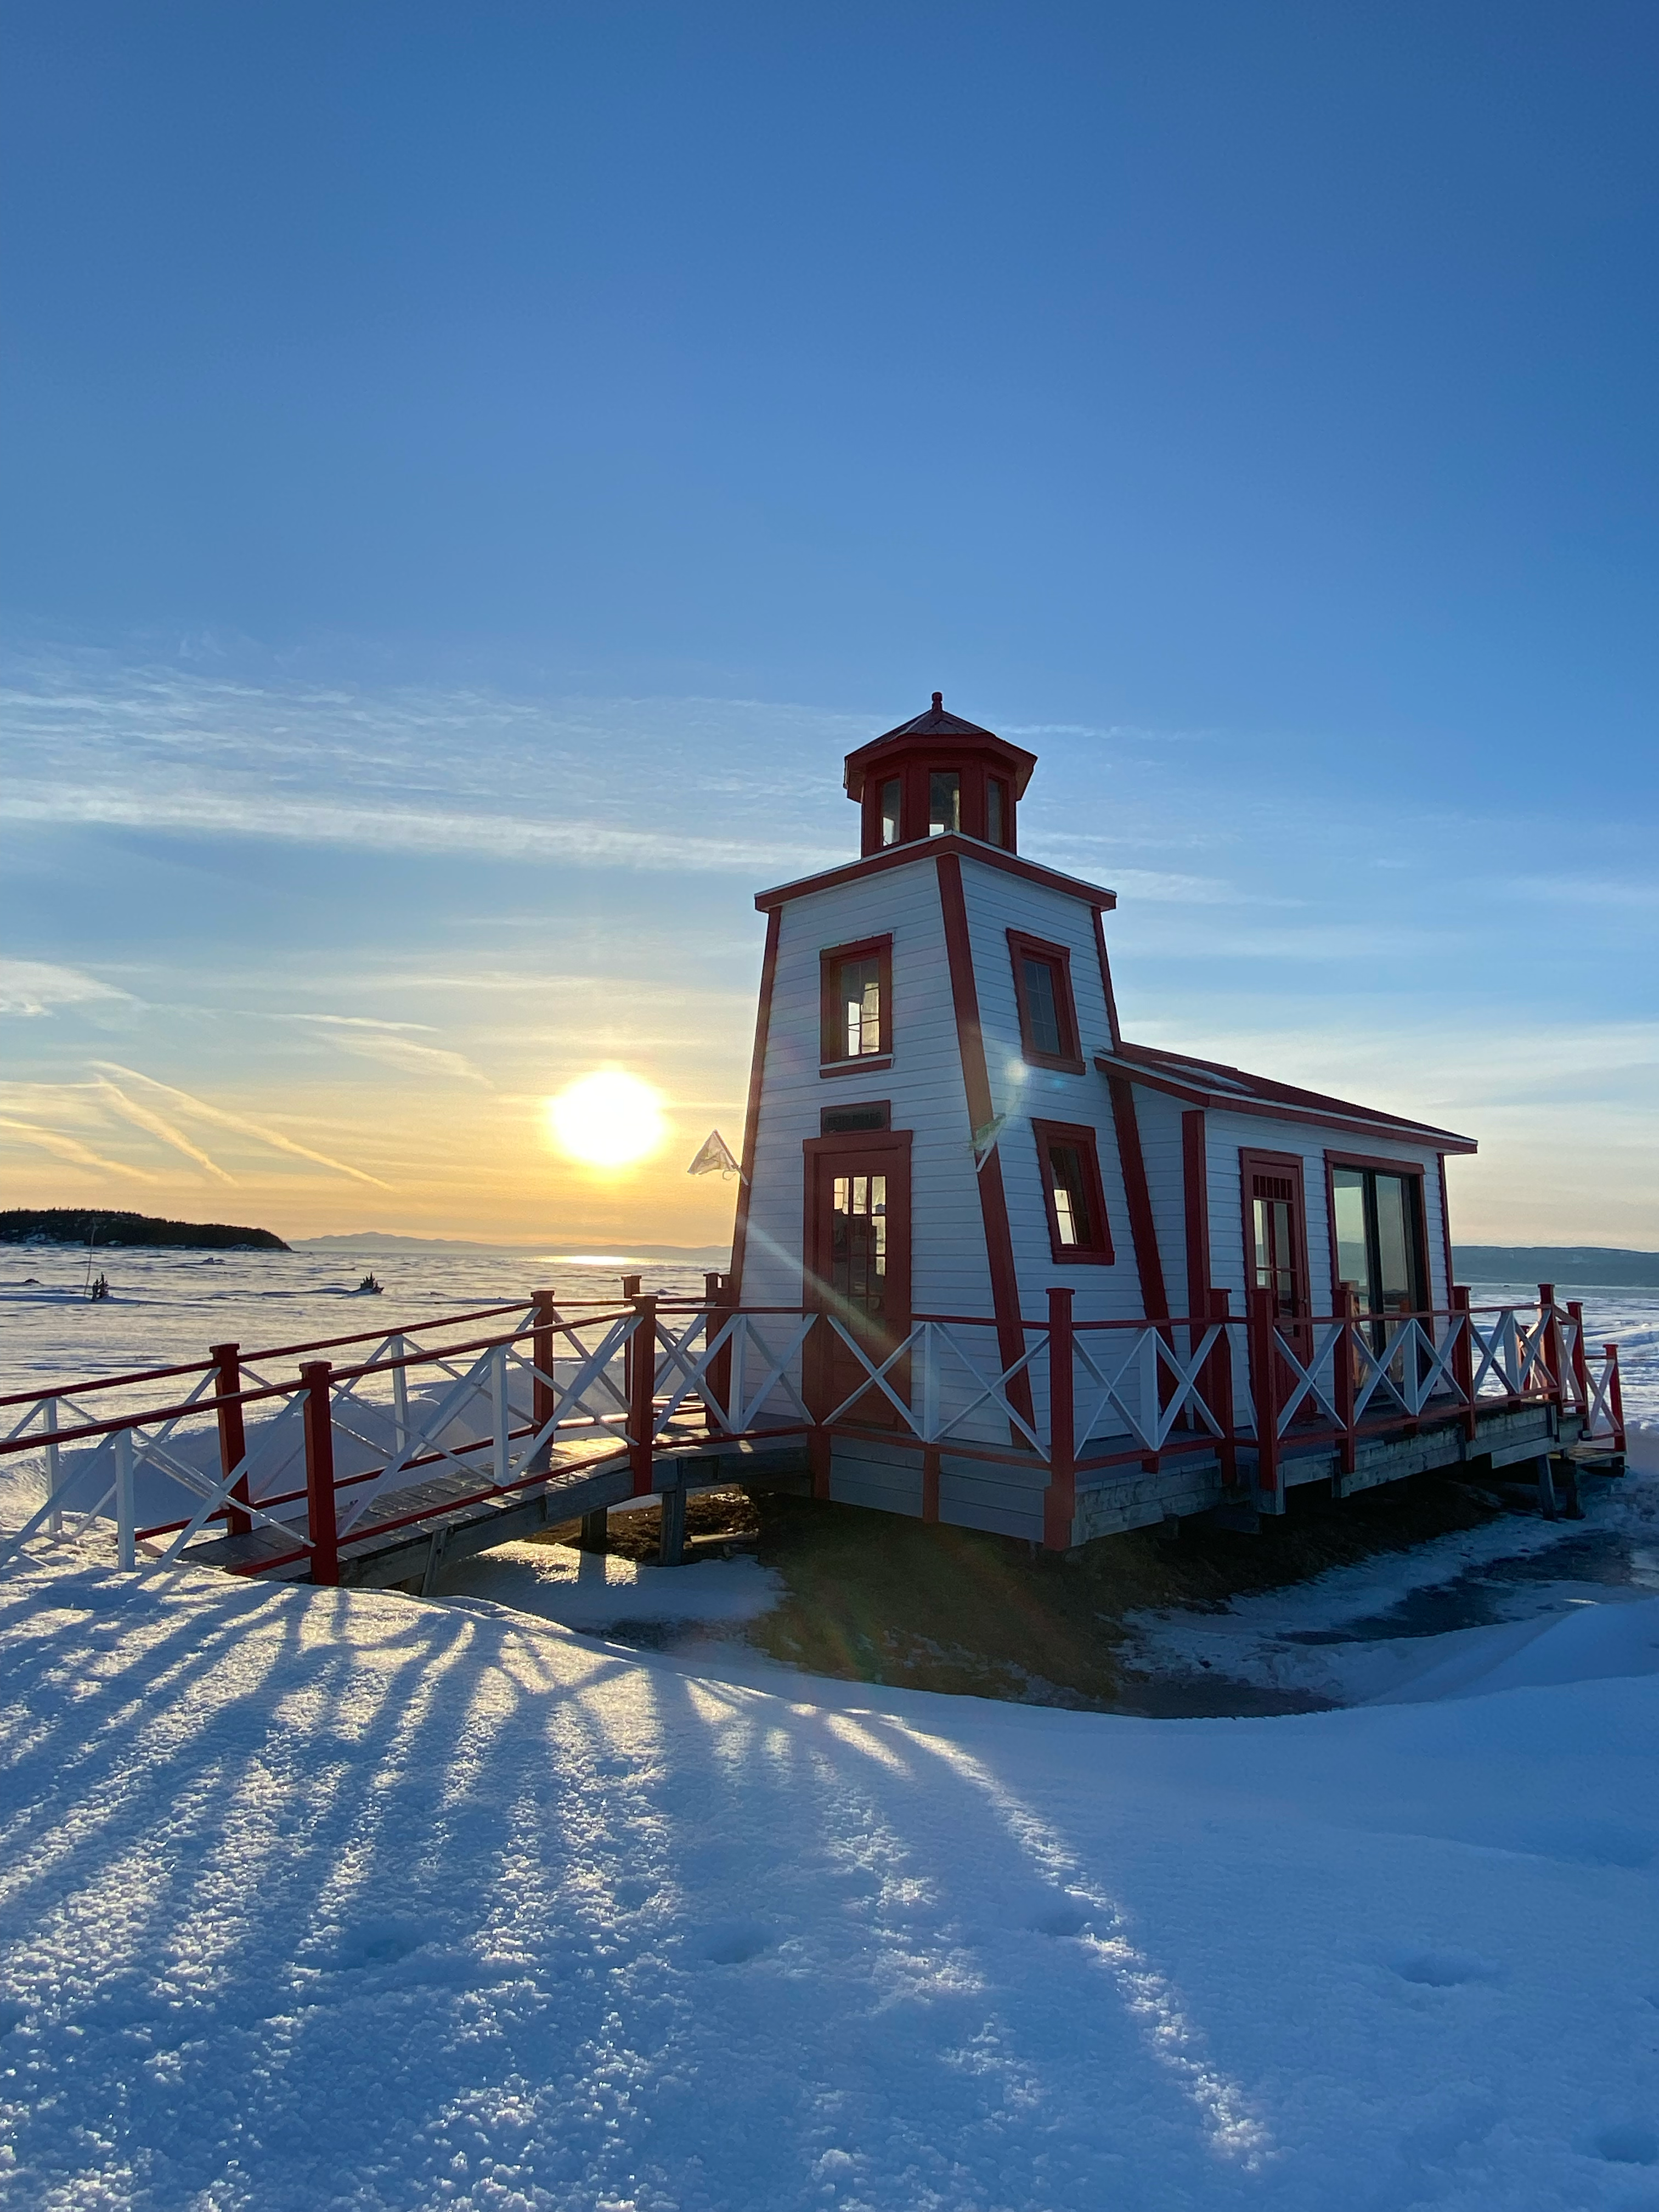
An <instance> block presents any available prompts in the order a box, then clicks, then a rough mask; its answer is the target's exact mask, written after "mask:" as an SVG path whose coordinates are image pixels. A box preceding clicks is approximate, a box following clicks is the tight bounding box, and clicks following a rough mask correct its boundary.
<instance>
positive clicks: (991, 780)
mask: <svg viewBox="0 0 1659 2212" xmlns="http://www.w3.org/2000/svg"><path fill="white" fill-rule="evenodd" d="M985 842H986V843H987V845H1004V846H1006V844H1007V842H1008V787H1007V785H1006V783H1005V782H1004V781H1003V780H1002V778H1001V777H1000V775H994V776H989V777H987V779H986V784H985Z"/></svg>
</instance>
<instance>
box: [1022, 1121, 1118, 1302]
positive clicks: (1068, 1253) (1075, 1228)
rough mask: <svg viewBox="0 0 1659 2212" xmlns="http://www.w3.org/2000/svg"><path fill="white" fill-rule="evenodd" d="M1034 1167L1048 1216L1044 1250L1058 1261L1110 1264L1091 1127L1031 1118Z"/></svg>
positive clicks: (1109, 1236) (1108, 1234) (1103, 1196)
mask: <svg viewBox="0 0 1659 2212" xmlns="http://www.w3.org/2000/svg"><path fill="white" fill-rule="evenodd" d="M1031 1128H1032V1131H1033V1133H1035V1135H1036V1149H1037V1166H1038V1168H1039V1169H1040V1170H1041V1171H1042V1197H1043V1203H1044V1205H1045V1206H1046V1207H1047V1210H1048V1249H1049V1252H1050V1254H1051V1255H1052V1256H1053V1257H1054V1259H1056V1260H1066V1261H1072V1262H1073V1264H1076V1263H1079V1262H1080V1263H1082V1264H1083V1265H1085V1266H1089V1267H1110V1266H1112V1264H1113V1255H1112V1232H1111V1231H1110V1229H1109V1227H1108V1226H1107V1222H1106V1194H1105V1192H1104V1190H1103V1188H1102V1187H1101V1181H1100V1154H1099V1151H1098V1148H1097V1145H1096V1141H1095V1133H1094V1131H1093V1130H1092V1129H1091V1128H1089V1127H1086V1126H1085V1125H1083V1124H1081V1123H1073V1122H1070V1121H1033V1122H1032V1124H1031Z"/></svg>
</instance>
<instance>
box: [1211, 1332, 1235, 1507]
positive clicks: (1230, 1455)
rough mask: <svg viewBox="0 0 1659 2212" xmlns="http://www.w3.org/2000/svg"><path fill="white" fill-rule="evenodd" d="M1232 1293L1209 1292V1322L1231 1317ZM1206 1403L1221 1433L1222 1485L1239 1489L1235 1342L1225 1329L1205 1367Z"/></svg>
mask: <svg viewBox="0 0 1659 2212" xmlns="http://www.w3.org/2000/svg"><path fill="white" fill-rule="evenodd" d="M1231 1305H1232V1293H1231V1291H1215V1290H1212V1291H1211V1292H1210V1293H1209V1310H1210V1319H1211V1320H1212V1322H1224V1323H1225V1322H1226V1321H1228V1320H1229V1318H1230V1317H1231V1312H1230V1310H1231ZM1204 1373H1205V1402H1206V1405H1207V1406H1208V1407H1209V1409H1210V1411H1211V1413H1212V1414H1213V1415H1214V1416H1215V1420H1216V1425H1217V1426H1218V1428H1219V1429H1220V1431H1221V1442H1220V1444H1219V1446H1218V1450H1217V1456H1218V1459H1219V1460H1220V1462H1221V1484H1222V1487H1223V1489H1224V1490H1236V1489H1237V1486H1238V1416H1237V1413H1236V1412H1235V1411H1234V1407H1233V1340H1232V1336H1231V1332H1230V1331H1229V1330H1228V1329H1227V1328H1225V1327H1224V1328H1223V1329H1222V1332H1221V1334H1220V1335H1219V1336H1218V1338H1217V1339H1216V1342H1215V1349H1214V1351H1213V1352H1211V1354H1210V1357H1209V1359H1208V1360H1207V1362H1206V1365H1205V1370H1204Z"/></svg>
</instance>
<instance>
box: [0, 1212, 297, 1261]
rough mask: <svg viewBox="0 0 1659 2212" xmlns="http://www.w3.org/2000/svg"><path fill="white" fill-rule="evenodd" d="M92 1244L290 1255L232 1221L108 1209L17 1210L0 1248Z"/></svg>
mask: <svg viewBox="0 0 1659 2212" xmlns="http://www.w3.org/2000/svg"><path fill="white" fill-rule="evenodd" d="M30 1243H34V1244H90V1245H92V1246H94V1249H96V1250H98V1251H100V1252H112V1251H116V1250H118V1249H122V1248H123V1247H125V1246H128V1245H135V1244H136V1245H145V1246H151V1247H154V1246H158V1245H159V1246H161V1247H163V1248H165V1247H167V1246H168V1245H171V1246H172V1247H173V1249H175V1250H178V1251H183V1252H286V1251H287V1250H288V1249H289V1247H288V1246H287V1245H286V1244H284V1243H283V1240H282V1238H281V1237H276V1236H273V1235H272V1233H271V1232H270V1230H269V1229H237V1228H234V1227H233V1226H232V1225H231V1224H230V1223H228V1222H227V1221H163V1220H161V1218H159V1217H158V1216H156V1215H155V1214H150V1213H125V1212H116V1211H114V1210H113V1209H112V1208H111V1207H109V1206H12V1207H11V1208H9V1211H7V1212H3V1213H0V1244H30Z"/></svg>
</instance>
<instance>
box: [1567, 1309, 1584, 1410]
mask: <svg viewBox="0 0 1659 2212" xmlns="http://www.w3.org/2000/svg"><path fill="white" fill-rule="evenodd" d="M1567 1318H1568V1320H1569V1321H1571V1323H1572V1387H1573V1392H1574V1395H1576V1396H1577V1400H1578V1410H1579V1412H1580V1413H1584V1414H1588V1413H1589V1361H1588V1360H1587V1359H1586V1358H1585V1357H1584V1304H1583V1299H1582V1298H1569V1299H1568V1300H1567Z"/></svg>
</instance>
